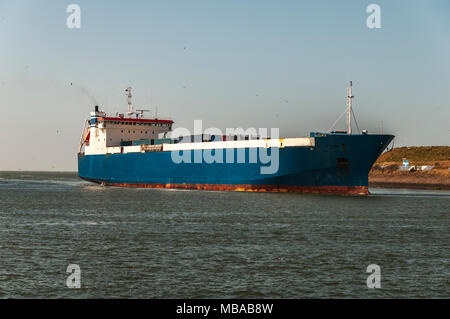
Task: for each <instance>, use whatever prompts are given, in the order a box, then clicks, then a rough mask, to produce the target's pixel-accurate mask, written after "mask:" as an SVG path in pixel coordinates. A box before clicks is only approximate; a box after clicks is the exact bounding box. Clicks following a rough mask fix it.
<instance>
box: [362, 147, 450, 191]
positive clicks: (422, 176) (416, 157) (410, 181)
mask: <svg viewBox="0 0 450 319" xmlns="http://www.w3.org/2000/svg"><path fill="white" fill-rule="evenodd" d="M403 159H407V160H408V161H409V166H410V167H413V166H414V167H416V168H419V167H420V166H433V169H431V170H424V171H421V170H420V168H419V170H418V169H414V168H413V169H411V170H410V171H407V170H406V171H405V170H399V169H398V167H399V166H402V162H403ZM449 168H450V147H448V146H428V147H401V148H395V149H393V150H391V151H389V152H385V153H383V154H382V155H381V156H380V158H379V159H378V160H377V162H376V163H375V165H374V166H373V168H372V170H371V171H370V173H369V186H372V187H404V188H425V189H450V169H449Z"/></svg>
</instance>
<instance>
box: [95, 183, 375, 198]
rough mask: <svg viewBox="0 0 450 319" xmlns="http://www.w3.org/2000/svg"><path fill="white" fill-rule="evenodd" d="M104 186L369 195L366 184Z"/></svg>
mask: <svg viewBox="0 0 450 319" xmlns="http://www.w3.org/2000/svg"><path fill="white" fill-rule="evenodd" d="M101 184H102V185H106V186H118V187H139V188H174V189H195V190H206V191H236V192H275V193H288V192H289V193H292V192H296V193H313V194H354V195H369V194H370V192H369V188H368V187H367V186H288V185H228V184H130V183H101Z"/></svg>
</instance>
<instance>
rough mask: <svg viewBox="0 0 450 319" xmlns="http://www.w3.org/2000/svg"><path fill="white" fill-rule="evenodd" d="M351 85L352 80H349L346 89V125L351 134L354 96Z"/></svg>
mask: <svg viewBox="0 0 450 319" xmlns="http://www.w3.org/2000/svg"><path fill="white" fill-rule="evenodd" d="M352 86H353V83H352V81H350V86H349V88H348V89H347V98H348V100H347V126H348V131H347V133H348V134H349V135H350V134H352V123H351V121H352V99H353V98H354V96H353V95H352Z"/></svg>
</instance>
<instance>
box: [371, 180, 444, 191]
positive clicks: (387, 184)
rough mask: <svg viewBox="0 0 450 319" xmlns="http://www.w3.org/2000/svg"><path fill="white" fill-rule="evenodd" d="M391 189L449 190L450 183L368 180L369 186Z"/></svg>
mask: <svg viewBox="0 0 450 319" xmlns="http://www.w3.org/2000/svg"><path fill="white" fill-rule="evenodd" d="M371 187H372V188H392V189H400V188H402V189H423V190H450V185H445V184H444V185H443V184H417V183H393V182H387V181H386V182H369V188H371Z"/></svg>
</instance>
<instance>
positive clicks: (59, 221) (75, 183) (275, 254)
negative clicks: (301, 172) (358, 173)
mask: <svg viewBox="0 0 450 319" xmlns="http://www.w3.org/2000/svg"><path fill="white" fill-rule="evenodd" d="M371 192H372V194H373V195H370V196H334V195H308V194H293V193H290V194H277V193H246V192H204V191H191V190H189V191H187V190H156V189H127V188H110V187H102V186H99V185H95V184H90V183H88V182H85V181H81V180H79V179H78V177H77V175H76V173H47V172H35V173H33V172H0V297H2V298H61V297H62V298H328V297H330V298H397V297H399V298H406V297H417V298H437V297H444V298H448V297H450V288H449V287H450V272H449V269H450V262H449V261H450V259H449V251H450V247H449V246H450V192H448V191H420V190H392V189H371ZM70 264H76V265H78V266H79V268H80V269H81V275H80V283H81V288H80V289H70V288H68V287H67V285H66V280H67V278H68V276H69V275H70V273H67V267H68V265H70ZM371 264H376V265H378V266H379V267H380V280H381V281H380V282H381V288H379V289H376V288H375V289H369V288H368V287H367V284H366V280H367V277H368V276H369V275H370V273H368V272H367V267H368V266H369V265H371Z"/></svg>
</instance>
